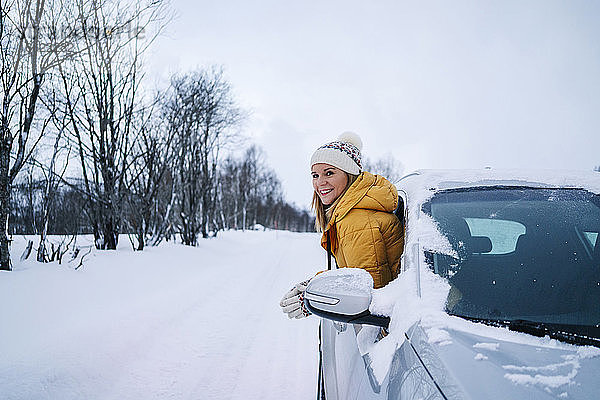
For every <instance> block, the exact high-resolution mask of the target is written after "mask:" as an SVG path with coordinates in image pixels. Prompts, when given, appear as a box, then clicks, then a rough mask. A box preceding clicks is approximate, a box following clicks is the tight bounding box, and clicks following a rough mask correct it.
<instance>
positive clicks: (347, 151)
mask: <svg viewBox="0 0 600 400" xmlns="http://www.w3.org/2000/svg"><path fill="white" fill-rule="evenodd" d="M361 149H362V140H360V136H358V135H357V134H356V133H353V132H344V133H342V134H341V135H340V136H339V137H338V138H337V140H336V141H333V142H329V143H326V144H324V145H323V146H321V147H319V148H318V149H317V150H316V151H315V152H314V153H313V155H312V157H311V159H310V166H311V168H312V166H313V165H315V164H319V163H323V164H329V165H333V166H334V167H336V168H339V169H341V170H342V171H345V172H347V173H349V174H352V175H358V174H360V172H361V171H362V162H361V155H360V151H361Z"/></svg>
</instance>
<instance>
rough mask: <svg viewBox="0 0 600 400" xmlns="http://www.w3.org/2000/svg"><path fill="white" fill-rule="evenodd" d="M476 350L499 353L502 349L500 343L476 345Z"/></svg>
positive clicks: (474, 346)
mask: <svg viewBox="0 0 600 400" xmlns="http://www.w3.org/2000/svg"><path fill="white" fill-rule="evenodd" d="M473 348H474V349H484V350H489V351H498V349H499V348H500V343H475V344H474V345H473Z"/></svg>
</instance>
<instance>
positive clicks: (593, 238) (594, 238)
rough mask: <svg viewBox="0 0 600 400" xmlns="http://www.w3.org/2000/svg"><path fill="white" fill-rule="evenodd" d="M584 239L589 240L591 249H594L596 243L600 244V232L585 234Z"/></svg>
mask: <svg viewBox="0 0 600 400" xmlns="http://www.w3.org/2000/svg"><path fill="white" fill-rule="evenodd" d="M583 235H584V237H585V238H586V239H587V241H588V243H589V245H590V247H591V248H592V249H593V248H594V247H596V243H597V242H598V232H586V231H584V232H583Z"/></svg>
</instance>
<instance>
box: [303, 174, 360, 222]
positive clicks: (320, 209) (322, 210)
mask: <svg viewBox="0 0 600 400" xmlns="http://www.w3.org/2000/svg"><path fill="white" fill-rule="evenodd" d="M343 172H344V173H345V174H346V176H347V177H348V184H346V188H345V189H344V191H343V192H342V194H340V195H339V196H338V198H337V199H335V201H334V202H333V203H331V204H330V205H329V206H325V204H323V202H322V201H321V198H320V197H319V195H318V194H317V192H316V191H314V192H313V198H312V209H313V210H314V212H315V214H316V218H315V229H316V231H317V232H323V231H325V229H326V228H327V224H328V223H329V221H330V220H331V216H332V215H333V211H334V210H335V207H336V206H337V204H338V203H339V201H340V199H341V198H342V197H343V196H344V194H345V193H346V191H347V190H348V188H349V187H350V186H352V184H353V183H354V182H355V181H356V179H358V175H353V174H349V173H347V172H345V171H343Z"/></svg>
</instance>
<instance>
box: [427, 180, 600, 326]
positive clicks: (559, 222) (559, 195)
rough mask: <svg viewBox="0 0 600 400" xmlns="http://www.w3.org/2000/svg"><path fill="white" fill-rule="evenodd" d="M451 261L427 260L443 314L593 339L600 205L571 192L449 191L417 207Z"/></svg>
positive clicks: (598, 295)
mask: <svg viewBox="0 0 600 400" xmlns="http://www.w3.org/2000/svg"><path fill="white" fill-rule="evenodd" d="M423 210H424V211H425V212H427V213H429V214H430V215H431V216H432V217H433V218H434V219H435V220H436V221H437V223H438V225H439V228H440V230H441V232H442V233H444V234H445V235H446V236H447V237H448V239H449V240H450V243H451V244H452V247H453V248H454V250H455V251H456V253H457V254H458V258H454V257H451V256H445V255H440V254H429V255H428V262H429V264H430V266H431V267H432V268H433V270H434V271H435V272H436V273H437V274H439V275H441V276H443V277H445V278H447V279H448V281H449V283H450V286H451V290H450V292H449V295H448V299H447V304H446V307H447V311H448V312H450V313H451V314H454V315H459V316H464V317H468V318H475V319H494V320H505V321H515V320H527V321H537V322H541V323H547V324H560V325H562V326H570V327H571V328H575V329H579V333H581V334H582V335H586V336H596V337H597V336H598V335H597V332H598V328H599V327H600V239H599V238H598V236H599V232H600V201H599V198H598V196H597V195H594V194H591V193H589V192H587V191H585V190H579V189H532V188H514V187H513V188H508V187H492V188H477V189H469V190H465V189H463V190H450V191H445V192H440V193H438V194H436V195H435V196H434V197H433V198H432V199H431V201H430V202H428V203H427V204H425V205H424V206H423Z"/></svg>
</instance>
